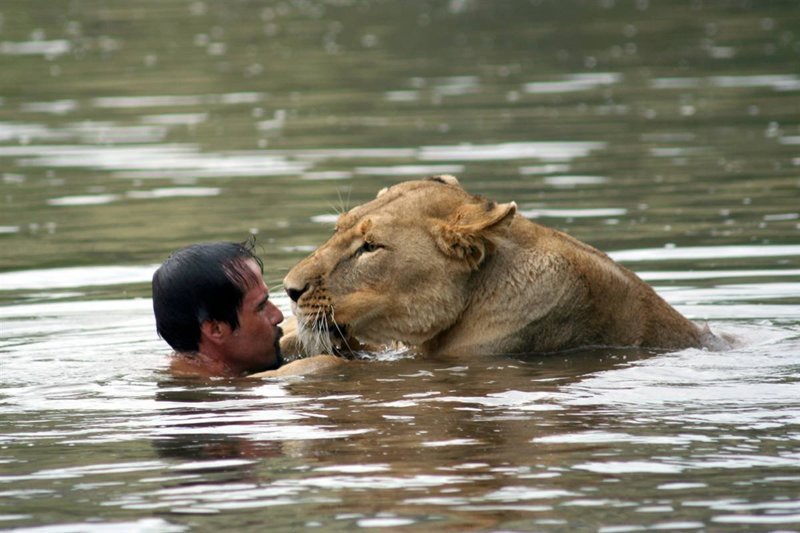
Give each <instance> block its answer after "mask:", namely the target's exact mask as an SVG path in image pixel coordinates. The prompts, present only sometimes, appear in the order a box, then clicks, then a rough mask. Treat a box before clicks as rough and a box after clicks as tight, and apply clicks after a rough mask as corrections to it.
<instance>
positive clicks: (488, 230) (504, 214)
mask: <svg viewBox="0 0 800 533" xmlns="http://www.w3.org/2000/svg"><path fill="white" fill-rule="evenodd" d="M516 212H517V204H516V203H514V202H509V203H507V204H498V203H495V202H490V201H486V202H482V203H478V204H466V205H463V206H461V207H460V208H458V210H457V211H456V212H455V213H454V214H453V215H452V216H451V217H450V218H449V220H447V221H446V222H440V223H438V224H436V225H435V227H434V236H435V238H436V244H437V245H438V246H439V248H440V249H441V250H442V252H444V254H445V255H448V256H450V257H454V258H457V259H463V260H464V261H465V262H466V263H467V265H468V266H469V268H470V269H472V270H476V269H477V268H478V267H479V266H480V265H481V263H483V260H484V259H485V258H486V253H487V250H491V247H492V242H491V239H490V237H491V234H492V233H493V232H496V231H497V230H499V229H501V228H504V227H505V226H507V225H509V224H510V223H511V220H512V219H513V218H514V214H515V213H516Z"/></svg>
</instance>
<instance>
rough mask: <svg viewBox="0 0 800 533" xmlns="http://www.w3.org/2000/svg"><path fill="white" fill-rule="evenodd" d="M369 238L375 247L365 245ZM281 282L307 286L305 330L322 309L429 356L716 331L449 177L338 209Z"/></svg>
mask: <svg viewBox="0 0 800 533" xmlns="http://www.w3.org/2000/svg"><path fill="white" fill-rule="evenodd" d="M365 242H370V243H373V244H374V245H375V246H377V248H376V249H375V250H374V251H373V250H370V251H368V252H364V251H363V249H362V252H359V251H358V250H359V249H360V248H361V247H362V246H363V245H364V243H365ZM284 285H285V287H286V288H287V290H289V289H294V290H295V291H298V293H299V292H302V294H301V296H300V297H299V298H298V301H297V304H296V309H295V311H296V315H297V317H298V324H299V326H300V327H299V334H300V336H301V338H302V337H303V336H304V335H307V336H313V335H314V334H313V333H311V332H310V331H309V330H310V325H311V324H312V323H313V322H314V320H315V319H316V318H319V317H325V319H326V320H328V321H330V323H332V322H333V321H335V323H336V324H337V325H338V326H340V327H341V326H344V327H346V332H347V334H348V335H351V336H353V337H355V338H357V339H359V340H360V341H363V342H369V343H378V344H381V343H388V342H391V341H399V342H402V343H405V344H407V345H409V346H412V347H414V348H415V349H417V350H418V351H420V352H422V353H424V354H447V355H464V356H468V355H473V354H503V353H520V352H525V353H534V352H535V353H541V352H554V351H560V350H566V349H571V348H577V347H581V346H592V345H604V346H643V347H653V348H664V349H681V348H687V347H693V346H694V347H699V346H702V345H703V343H704V339H705V338H706V337H707V336H709V335H710V333H708V332H707V330H706V331H704V330H703V329H701V328H699V327H697V326H696V325H695V324H693V323H692V322H690V321H689V320H688V319H686V318H684V317H683V316H682V315H680V314H679V313H678V312H677V311H676V310H675V309H673V308H672V307H671V306H670V305H669V304H667V303H666V302H665V301H664V300H663V299H662V298H661V297H659V296H658V295H657V294H656V293H655V291H654V290H653V289H652V288H651V287H650V286H649V285H647V284H646V283H644V282H643V281H642V280H641V279H639V278H638V277H637V276H636V275H635V274H633V273H632V272H631V271H629V270H628V269H626V268H624V267H622V266H620V265H619V264H617V263H615V262H614V261H613V260H611V259H610V258H609V257H608V256H607V255H605V254H604V253H602V252H600V251H598V250H596V249H595V248H592V247H591V246H589V245H587V244H584V243H582V242H580V241H578V240H576V239H573V238H572V237H570V236H568V235H566V234H564V233H562V232H559V231H556V230H553V229H550V228H547V227H544V226H542V225H539V224H536V223H533V222H531V221H529V220H527V219H525V218H524V217H522V216H520V215H519V214H516V204H514V203H513V202H511V203H507V204H498V203H495V202H491V201H488V200H486V199H484V198H481V197H477V196H472V195H470V194H468V193H467V192H466V191H464V189H462V188H461V186H460V185H459V184H458V181H457V180H456V179H455V178H453V177H452V176H437V177H432V178H429V179H426V180H421V181H410V182H404V183H400V184H398V185H395V186H393V187H391V188H389V189H388V190H384V191H381V193H379V195H378V197H377V198H376V199H375V200H372V201H371V202H368V203H366V204H363V205H361V206H358V207H356V208H354V209H352V210H351V211H349V212H348V213H345V214H343V215H341V216H340V217H339V220H338V222H337V226H336V231H335V234H334V235H333V236H332V237H331V238H330V239H329V240H328V241H327V242H325V243H324V244H323V245H322V246H320V247H319V248H318V249H317V250H316V251H315V252H314V253H313V254H311V255H310V256H309V257H307V258H306V259H304V260H303V261H302V262H300V263H299V264H298V265H297V266H295V267H294V268H293V269H292V270H291V271H290V272H289V274H288V275H287V276H286V278H285V280H284ZM296 294H297V293H296ZM342 329H344V328H342Z"/></svg>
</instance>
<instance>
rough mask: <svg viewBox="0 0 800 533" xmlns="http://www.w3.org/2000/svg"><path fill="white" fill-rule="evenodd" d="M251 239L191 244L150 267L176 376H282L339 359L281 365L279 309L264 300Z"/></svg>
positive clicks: (318, 358) (260, 270) (156, 306)
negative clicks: (153, 272) (172, 354)
mask: <svg viewBox="0 0 800 533" xmlns="http://www.w3.org/2000/svg"><path fill="white" fill-rule="evenodd" d="M262 275H263V263H262V262H261V260H260V259H259V258H258V257H257V256H256V255H255V254H254V253H253V244H252V242H248V243H244V244H237V243H232V242H213V243H204V244H195V245H192V246H189V247H187V248H183V249H181V250H178V251H177V252H175V253H173V254H172V255H171V256H170V257H169V258H168V259H167V260H166V261H165V262H164V264H162V265H161V266H160V267H159V268H158V270H156V272H155V274H153V311H154V312H155V317H156V329H157V331H158V334H159V335H160V336H161V338H163V339H164V340H165V341H166V342H167V343H168V344H169V345H170V346H171V347H172V348H173V349H174V350H175V354H174V356H173V359H172V363H171V365H170V371H171V372H172V373H173V374H176V375H191V376H205V377H209V376H223V377H239V376H247V375H249V376H250V377H281V376H289V375H299V374H305V373H309V372H314V371H318V370H322V369H324V368H328V367H331V366H335V365H338V364H340V363H341V362H342V361H341V360H340V359H339V358H337V357H334V356H330V355H320V356H316V357H311V358H307V359H300V360H298V361H294V362H292V363H289V364H286V365H284V364H283V358H282V356H281V349H280V338H281V335H282V334H283V332H282V330H281V328H280V327H278V324H279V323H280V322H282V321H283V314H282V313H281V311H280V309H278V308H277V307H275V304H273V303H272V301H271V300H270V299H269V289H268V287H267V285H266V284H265V283H264V280H263V278H262Z"/></svg>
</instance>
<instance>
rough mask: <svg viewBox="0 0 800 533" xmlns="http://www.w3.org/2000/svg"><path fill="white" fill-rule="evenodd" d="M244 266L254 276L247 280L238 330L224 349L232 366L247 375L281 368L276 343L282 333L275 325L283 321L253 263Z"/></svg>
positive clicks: (233, 333) (278, 349)
mask: <svg viewBox="0 0 800 533" xmlns="http://www.w3.org/2000/svg"><path fill="white" fill-rule="evenodd" d="M246 264H247V268H248V269H249V270H250V271H252V275H253V277H252V279H249V280H248V281H249V283H248V285H247V289H246V292H245V294H244V298H243V299H242V307H241V308H240V309H239V311H238V315H239V327H238V328H236V329H235V330H233V331H231V332H230V334H229V335H228V337H227V339H226V341H225V343H224V345H223V349H224V352H225V359H226V361H227V362H228V363H229V364H230V365H231V366H232V367H237V368H241V369H242V370H245V371H247V372H248V373H250V372H259V371H262V370H270V369H273V368H277V367H278V366H280V363H281V355H280V345H279V344H278V340H279V339H280V336H281V333H282V332H281V329H280V328H279V327H278V324H280V323H281V322H282V321H283V314H282V313H281V311H280V309H278V308H277V307H275V305H274V304H273V303H272V302H271V301H270V300H269V289H268V288H267V285H266V283H264V280H263V278H262V277H261V270H260V269H259V268H258V265H257V264H256V262H255V261H253V260H248V261H247V263H246Z"/></svg>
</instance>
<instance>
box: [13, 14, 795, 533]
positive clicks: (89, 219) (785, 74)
mask: <svg viewBox="0 0 800 533" xmlns="http://www.w3.org/2000/svg"><path fill="white" fill-rule="evenodd" d="M42 6H44V4H42ZM41 9H44V11H40V10H41ZM797 27H798V12H797V10H796V9H795V8H794V6H791V5H789V4H786V3H771V4H770V3H751V4H749V5H745V4H742V5H737V6H733V5H726V6H721V5H712V4H710V3H708V2H705V3H697V2H695V3H694V4H692V5H691V6H688V5H686V4H685V3H679V2H658V3H656V2H636V3H632V4H624V3H620V2H616V3H615V2H596V3H592V2H589V3H586V2H566V3H564V2H561V3H547V2H516V1H513V2H507V3H496V2H495V3H481V2H462V1H455V2H449V3H446V5H445V4H443V5H442V6H439V7H436V6H434V5H427V4H426V5H424V6H423V5H421V4H420V5H416V4H415V5H413V6H411V8H410V9H409V6H406V4H405V3H403V4H399V3H375V2H371V1H370V2H362V3H361V4H359V6H357V7H356V6H351V5H348V3H347V2H345V3H341V2H333V3H331V2H317V1H316V0H312V1H308V2H289V3H285V4H281V5H266V4H264V5H261V4H256V3H239V4H236V5H233V4H225V5H223V4H215V3H206V2H193V1H192V2H188V1H183V0H176V1H174V2H169V3H162V4H159V5H158V6H156V5H155V4H153V3H146V2H145V3H142V2H138V1H135V0H133V1H131V2H126V3H125V4H124V5H123V4H119V5H111V4H107V5H103V6H101V7H98V6H94V7H92V6H87V9H81V10H80V11H76V10H75V9H74V8H72V7H70V6H66V4H65V3H64V2H63V1H62V0H54V2H50V3H48V4H47V6H46V9H45V8H44V7H42V8H37V7H36V6H32V5H31V4H30V2H27V1H24V0H9V1H8V2H5V3H4V4H3V6H2V7H0V31H2V39H1V40H0V62H2V64H3V94H2V95H0V205H2V207H0V239H2V241H3V242H2V245H3V246H2V252H0V301H2V305H0V420H2V429H1V430H0V524H2V525H3V526H8V527H12V528H20V529H19V530H21V531H25V530H32V531H40V532H42V531H46V532H48V533H54V532H59V531H75V530H80V531H92V532H95V531H97V532H99V531H108V530H113V531H117V530H120V529H124V530H129V531H186V530H201V531H204V530H210V529H214V528H217V529H222V528H224V529H234V530H247V529H253V528H254V524H255V527H257V528H258V529H263V527H264V526H265V525H267V526H268V527H269V528H270V529H276V530H298V529H301V528H312V527H320V528H325V529H326V530H329V529H332V530H344V529H353V528H370V529H373V528H375V529H377V528H383V527H388V528H392V527H394V528H400V529H410V528H424V529H433V528H443V529H448V528H449V529H451V530H459V531H462V530H463V531H466V530H485V531H489V530H563V531H575V530H587V531H588V530H596V531H604V532H607V533H611V532H619V531H629V530H634V529H659V530H747V531H755V530H759V531H760V530H775V529H781V530H783V529H796V528H797V527H798V524H800V500H799V499H798V495H797V486H798V483H800V456H798V453H797V440H798V427H800V404H799V403H798V398H800V385H799V384H798V381H799V379H800V371H799V370H798V359H797V354H798V353H800V329H799V328H800V307H799V306H800V285H799V284H800V262H799V258H800V245H798V238H797V236H798V231H800V225H798V221H799V220H800V210H798V200H797V199H798V190H799V189H798V186H800V182H798V178H797V169H798V166H800V153H798V150H797V147H798V145H799V144H800V142H799V140H800V129H798V128H800V116H799V115H798V110H800V106H798V105H797V98H798V95H800V77H798V75H797V73H796V64H797V57H798V51H800V48H799V47H798V40H797V35H798V32H797V31H796V28H797ZM438 173H451V174H457V175H458V176H459V178H460V179H461V181H462V183H464V185H465V186H466V188H467V189H468V190H470V191H471V192H475V193H479V194H482V195H485V196H487V197H489V198H492V199H495V200H498V201H511V200H514V201H516V202H517V204H518V206H519V208H520V211H521V212H522V213H523V214H524V215H525V216H528V217H530V218H533V219H537V221H539V222H543V223H546V224H548V225H552V226H555V227H557V228H559V229H564V230H567V231H568V232H569V233H571V234H572V235H574V236H576V237H578V238H580V239H582V240H585V241H587V242H590V243H592V244H595V245H597V246H598V247H599V248H601V249H603V250H606V251H608V252H609V254H610V255H611V256H612V257H613V258H614V259H616V260H619V261H621V262H622V263H624V264H625V265H627V266H629V267H631V268H633V269H634V270H636V271H637V272H638V273H639V274H640V275H641V276H642V277H643V278H644V279H645V280H647V281H648V282H650V283H652V284H654V285H655V287H656V289H657V290H658V291H659V293H660V294H662V295H663V296H664V297H665V298H666V299H667V300H668V301H670V302H671V303H672V304H673V305H675V306H676V307H677V308H678V309H679V310H680V311H681V312H683V313H684V314H686V315H687V316H689V317H691V318H692V319H695V320H698V321H701V322H702V321H708V322H709V325H710V327H711V328H712V329H713V330H714V331H722V332H726V333H729V334H732V335H733V336H735V337H736V338H737V345H736V347H735V348H734V349H732V350H730V351H727V352H707V351H701V350H685V351H682V352H677V353H669V354H654V353H649V352H643V351H641V350H627V349H622V350H579V351H576V352H575V353H571V354H560V355H556V356H552V357H544V358H542V357H523V356H519V357H504V358H495V359H491V360H483V359H476V360H470V361H463V360H421V359H418V358H414V357H412V356H410V355H409V354H408V353H405V352H398V351H391V352H386V353H382V354H377V355H376V356H375V357H374V360H371V361H363V362H354V363H351V364H348V365H347V366H346V367H344V368H343V369H342V370H341V371H340V372H339V373H338V374H335V375H328V376H318V377H306V378H303V379H296V380H291V381H287V382H276V381H264V382H253V383H248V382H235V381H230V380H210V381H195V380H181V379H173V378H170V377H169V376H167V375H166V374H165V373H164V369H165V367H166V365H167V357H166V352H167V348H166V346H165V344H164V343H163V342H162V341H160V340H159V339H157V337H156V335H155V332H154V329H155V328H154V324H153V318H152V310H151V301H150V299H149V280H150V277H151V276H152V272H153V270H154V268H155V266H156V265H157V264H158V263H160V262H161V261H163V259H164V258H165V257H166V256H167V254H168V253H169V252H170V251H171V250H174V249H175V248H177V247H178V246H183V245H185V244H188V243H190V242H196V241H201V240H216V239H230V240H242V239H244V238H245V237H246V236H247V235H248V234H249V233H256V234H258V237H259V242H260V244H261V246H262V247H263V248H262V250H261V251H262V253H263V255H265V257H266V264H267V275H266V278H267V281H268V282H269V283H270V285H271V286H272V288H273V293H274V294H276V301H277V303H278V305H279V306H280V307H281V308H282V310H283V311H284V314H288V313H289V305H288V300H287V299H286V298H285V297H283V296H282V295H281V294H280V283H279V280H280V279H281V277H282V276H283V274H284V273H285V272H286V270H287V269H288V268H289V267H290V266H291V265H292V264H294V263H295V262H296V261H297V260H299V259H300V258H301V257H303V256H304V255H305V254H307V253H309V252H311V251H313V250H314V249H315V247H316V246H317V245H318V244H319V243H320V242H322V241H323V240H324V239H325V238H326V237H327V236H328V235H329V231H330V225H331V223H332V222H334V221H335V219H336V213H337V212H339V211H341V210H342V209H346V208H347V207H352V206H353V205H356V204H357V203H360V202H362V201H365V200H368V199H370V198H372V197H374V195H375V193H376V192H377V191H378V190H380V189H381V188H382V187H384V186H386V185H389V184H391V183H394V182H396V181H398V180H400V179H404V178H406V177H418V176H421V175H425V174H438ZM154 516H157V518H154Z"/></svg>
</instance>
